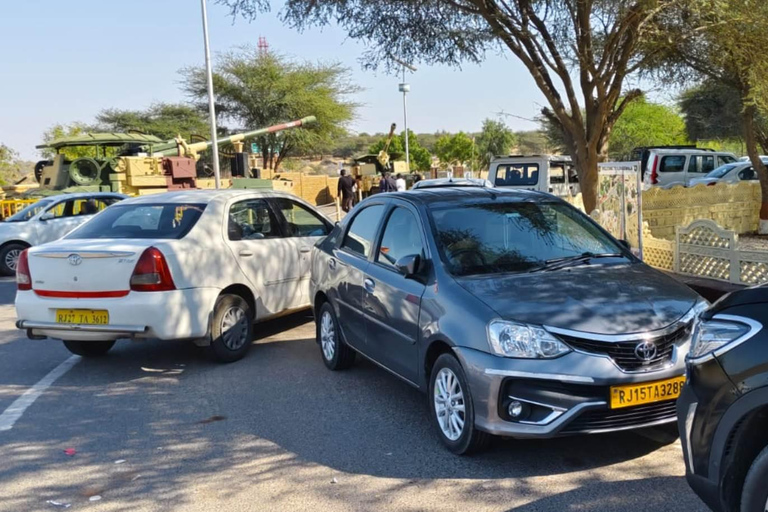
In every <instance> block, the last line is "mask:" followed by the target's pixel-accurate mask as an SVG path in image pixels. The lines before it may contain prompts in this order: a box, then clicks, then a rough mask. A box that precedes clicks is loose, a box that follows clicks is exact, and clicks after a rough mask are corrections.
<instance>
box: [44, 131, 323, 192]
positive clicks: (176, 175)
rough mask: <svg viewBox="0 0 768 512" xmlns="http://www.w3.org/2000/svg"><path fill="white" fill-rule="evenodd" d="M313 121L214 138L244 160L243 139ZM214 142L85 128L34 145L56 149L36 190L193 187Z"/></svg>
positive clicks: (47, 162) (128, 189)
mask: <svg viewBox="0 0 768 512" xmlns="http://www.w3.org/2000/svg"><path fill="white" fill-rule="evenodd" d="M315 122H316V119H315V117H314V116H308V117H304V118H302V119H298V120H296V121H291V122H288V123H283V124H278V125H274V126H268V127H266V128H259V129H256V130H250V131H246V132H242V133H237V134H234V135H231V136H229V137H222V138H220V139H218V141H217V142H218V144H219V145H222V144H232V145H233V147H234V150H235V158H238V155H240V157H241V158H240V160H241V161H242V160H245V161H247V158H245V159H243V158H242V156H244V155H245V154H244V153H243V143H244V141H245V140H247V139H250V138H253V137H256V136H259V135H263V134H266V133H275V132H280V131H284V130H289V129H292V128H298V127H301V126H308V125H311V124H313V123H315ZM211 146H212V142H210V141H201V142H188V141H187V140H186V139H184V138H182V137H181V136H178V137H176V138H174V139H171V140H168V141H163V140H162V139H159V138H157V137H155V136H152V135H144V134H139V133H87V134H83V135H77V136H74V137H64V138H60V139H56V140H54V141H52V142H49V143H46V144H41V145H39V146H37V149H52V150H55V151H56V154H55V156H54V157H53V159H50V160H41V161H39V162H37V164H36V165H35V178H36V179H37V181H38V183H39V184H40V186H39V191H38V193H40V192H42V194H46V193H47V194H51V193H60V192H74V191H110V192H122V193H137V191H138V190H139V189H142V188H147V187H149V188H153V187H154V188H159V187H162V188H167V189H169V190H174V189H180V188H196V185H195V179H196V178H197V174H198V173H197V169H196V163H197V161H198V159H199V158H200V153H201V152H203V151H205V150H207V149H209V148H210V147H211ZM67 148H88V151H89V152H90V150H91V149H92V155H89V156H81V157H79V158H67V156H66V155H65V153H64V152H62V151H63V150H66V149H67Z"/></svg>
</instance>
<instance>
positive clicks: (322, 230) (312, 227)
mask: <svg viewBox="0 0 768 512" xmlns="http://www.w3.org/2000/svg"><path fill="white" fill-rule="evenodd" d="M272 201H273V203H274V204H275V205H276V206H277V208H278V209H279V210H280V212H281V213H282V214H283V217H284V218H285V222H286V225H287V228H288V236H294V237H297V236H325V235H327V234H328V224H326V223H325V222H323V220H322V219H321V218H320V216H319V215H317V214H316V213H315V212H313V211H311V210H310V209H309V208H307V207H305V206H304V205H302V204H299V203H297V202H296V201H293V200H292V199H286V198H282V197H279V198H275V199H272Z"/></svg>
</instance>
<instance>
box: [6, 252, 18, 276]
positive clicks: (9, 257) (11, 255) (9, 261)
mask: <svg viewBox="0 0 768 512" xmlns="http://www.w3.org/2000/svg"><path fill="white" fill-rule="evenodd" d="M20 255H21V249H11V250H10V251H8V253H7V254H6V255H5V266H6V267H8V268H9V269H11V270H13V271H14V272H15V271H16V265H18V263H19V256H20Z"/></svg>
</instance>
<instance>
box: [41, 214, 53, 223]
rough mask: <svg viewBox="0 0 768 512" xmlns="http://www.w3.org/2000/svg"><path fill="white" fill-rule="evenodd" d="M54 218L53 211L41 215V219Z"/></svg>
mask: <svg viewBox="0 0 768 512" xmlns="http://www.w3.org/2000/svg"><path fill="white" fill-rule="evenodd" d="M52 218H53V212H45V213H44V214H42V215H41V216H40V220H41V221H46V220H51V219H52Z"/></svg>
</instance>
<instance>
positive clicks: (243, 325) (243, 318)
mask: <svg viewBox="0 0 768 512" xmlns="http://www.w3.org/2000/svg"><path fill="white" fill-rule="evenodd" d="M248 321H249V320H248V316H247V315H246V314H245V311H243V310H242V308H239V307H237V306H232V307H231V308H229V309H228V310H227V311H226V313H224V315H222V317H221V337H222V339H223V341H224V345H225V346H226V347H227V348H228V349H230V350H237V349H239V348H241V347H242V346H243V345H245V343H246V342H248V339H247V338H248Z"/></svg>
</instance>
